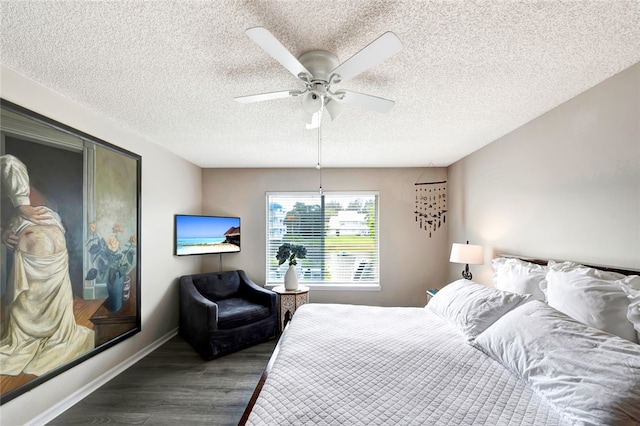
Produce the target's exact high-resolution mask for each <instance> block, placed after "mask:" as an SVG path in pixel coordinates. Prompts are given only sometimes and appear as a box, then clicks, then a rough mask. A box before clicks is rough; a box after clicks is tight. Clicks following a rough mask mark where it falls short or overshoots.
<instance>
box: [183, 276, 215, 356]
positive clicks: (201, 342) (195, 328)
mask: <svg viewBox="0 0 640 426" xmlns="http://www.w3.org/2000/svg"><path fill="white" fill-rule="evenodd" d="M217 329H218V305H217V304H216V303H214V302H212V301H211V300H209V299H207V298H206V297H204V296H203V295H202V294H200V292H199V291H198V289H197V288H196V287H195V285H194V284H193V282H192V280H191V277H190V276H183V277H180V335H181V336H182V337H184V338H185V339H186V340H187V341H189V342H190V343H191V344H192V345H193V346H194V347H195V348H196V349H197V351H198V352H199V353H201V354H202V353H204V354H210V353H211V352H212V349H211V343H210V339H209V335H210V333H211V332H213V331H216V330H217Z"/></svg>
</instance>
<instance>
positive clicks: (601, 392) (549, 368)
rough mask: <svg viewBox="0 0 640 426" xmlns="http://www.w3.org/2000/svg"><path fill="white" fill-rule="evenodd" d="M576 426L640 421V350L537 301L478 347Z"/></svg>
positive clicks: (498, 325) (488, 333)
mask: <svg viewBox="0 0 640 426" xmlns="http://www.w3.org/2000/svg"><path fill="white" fill-rule="evenodd" d="M473 346H475V347H477V348H478V349H480V350H481V351H482V352H484V353H485V354H487V355H488V356H489V357H491V358H493V359H495V360H496V361H498V362H499V363H500V364H502V365H503V366H504V367H505V368H506V369H507V370H509V371H510V372H511V373H512V374H514V375H515V376H516V377H518V378H520V379H522V380H523V381H524V382H525V383H527V384H528V385H529V386H530V387H531V388H532V389H533V390H534V391H535V392H536V393H537V394H538V395H540V396H541V397H542V398H544V399H545V400H546V401H548V402H549V403H550V404H551V405H553V406H554V407H555V408H556V409H557V410H558V411H559V412H560V413H562V414H563V415H564V416H565V417H566V418H568V419H570V420H571V423H572V424H580V425H630V424H637V423H635V422H639V421H640V345H636V344H634V343H631V342H629V341H627V340H625V339H621V338H619V337H617V336H613V335H611V334H608V333H605V332H602V331H600V330H596V329H595V328H592V327H589V326H587V325H584V324H582V323H580V322H578V321H576V320H573V319H571V318H570V317H568V316H567V315H565V314H563V313H562V312H559V311H557V310H555V309H553V308H552V307H550V306H548V305H546V304H544V303H543V302H540V301H538V300H534V301H532V302H531V303H525V304H524V305H522V306H519V307H517V308H515V309H513V310H512V311H511V312H508V313H506V314H505V315H504V316H503V317H502V318H500V319H498V320H497V321H496V322H495V323H494V324H493V325H492V326H491V327H489V328H488V329H486V330H485V331H484V332H483V333H481V334H480V335H479V336H478V337H477V338H476V339H475V341H474V342H473Z"/></svg>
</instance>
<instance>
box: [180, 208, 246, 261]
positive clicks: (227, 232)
mask: <svg viewBox="0 0 640 426" xmlns="http://www.w3.org/2000/svg"><path fill="white" fill-rule="evenodd" d="M175 218H176V219H175V251H174V254H175V255H177V256H189V255H192V254H217V253H237V252H239V251H240V218H239V217H224V216H195V215H182V214H177V215H176V217H175Z"/></svg>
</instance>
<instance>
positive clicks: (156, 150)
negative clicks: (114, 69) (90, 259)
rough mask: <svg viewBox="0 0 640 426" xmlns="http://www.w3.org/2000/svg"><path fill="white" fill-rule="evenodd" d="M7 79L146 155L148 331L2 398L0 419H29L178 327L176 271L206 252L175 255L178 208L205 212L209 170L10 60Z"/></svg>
mask: <svg viewBox="0 0 640 426" xmlns="http://www.w3.org/2000/svg"><path fill="white" fill-rule="evenodd" d="M0 80H1V85H0V95H1V96H2V98H4V99H6V100H8V101H11V102H13V103H15V104H18V105H20V106H23V107H25V108H28V109H31V110H33V111H35V112H37V113H40V114H42V115H45V116H47V117H49V118H52V119H54V120H57V121H59V122H61V123H63V124H66V125H68V126H71V127H73V128H75V129H78V130H80V131H82V132H85V133H88V134H91V135H93V136H95V137H97V138H100V139H103V140H105V141H108V142H110V143H113V144H114V145H118V146H120V147H122V148H125V149H127V150H129V151H132V152H135V153H137V154H140V155H141V156H142V229H141V239H140V248H141V255H142V262H141V272H142V300H141V304H142V331H141V332H140V333H138V334H136V335H135V336H133V337H131V338H129V339H127V340H125V341H124V342H122V343H119V344H117V345H115V346H114V347H112V348H110V349H108V350H106V351H104V352H102V353H100V354H98V355H96V356H94V357H92V358H91V359H89V360H87V361H85V362H83V363H81V364H80V365H78V366H76V367H73V368H72V369H70V370H68V371H67V372H65V373H62V374H60V375H59V376H56V377H55V378H53V379H51V380H49V381H47V382H45V383H43V384H42V385H40V386H37V387H36V388H34V389H33V390H31V391H30V392H27V393H25V394H23V395H21V396H19V397H17V398H16V399H14V400H12V401H9V402H8V403H5V404H3V405H2V407H1V408H0V424H2V425H22V424H26V423H28V422H30V421H31V420H33V419H36V418H38V417H40V416H42V415H43V413H46V412H47V411H48V410H50V409H51V408H52V407H54V406H56V405H58V404H61V403H62V402H63V401H64V400H65V399H66V398H69V397H70V396H72V394H74V393H76V392H78V391H81V390H82V388H83V387H85V386H87V385H89V384H90V383H91V382H92V381H94V380H96V379H97V378H99V377H100V376H101V375H103V374H105V373H107V372H109V371H110V370H112V369H114V368H115V367H117V366H118V365H119V364H120V363H122V362H123V361H125V360H126V359H128V358H130V357H132V356H134V355H135V354H136V353H138V352H140V351H142V350H143V349H145V348H146V347H148V346H149V345H151V344H152V343H154V342H155V341H157V340H158V339H160V338H162V337H164V336H165V335H167V334H169V333H171V332H172V331H174V330H175V329H176V327H177V326H178V291H177V277H178V276H180V275H183V274H191V273H196V272H198V271H199V269H200V259H198V258H197V257H194V258H176V257H174V256H173V246H172V239H173V215H174V214H175V213H177V210H180V212H182V213H200V210H201V207H202V205H201V203H202V199H201V188H202V172H201V169H200V168H199V167H196V166H195V165H193V164H191V163H189V162H187V161H185V160H183V159H181V158H179V157H177V156H175V155H173V154H171V153H169V152H168V151H166V150H165V149H163V148H160V147H159V146H158V145H155V144H153V143H151V142H150V141H148V140H145V139H144V138H142V137H140V136H138V135H135V134H133V133H131V132H129V131H126V130H123V129H122V128H121V127H119V126H117V125H115V124H114V123H112V122H110V121H109V120H108V119H105V118H104V117H100V116H98V115H96V114H94V113H91V112H90V111H88V110H86V109H85V108H83V107H81V106H80V105H78V104H76V103H74V102H72V101H70V100H68V99H65V98H63V97H61V96H59V95H58V94H56V93H55V92H53V91H51V90H49V89H47V88H45V87H43V86H40V85H38V84H36V83H34V82H33V81H31V80H29V79H27V78H24V77H22V76H20V75H18V74H16V73H14V72H13V71H11V70H9V69H7V68H5V67H2V68H1V79H0ZM185 188H186V189H188V190H185Z"/></svg>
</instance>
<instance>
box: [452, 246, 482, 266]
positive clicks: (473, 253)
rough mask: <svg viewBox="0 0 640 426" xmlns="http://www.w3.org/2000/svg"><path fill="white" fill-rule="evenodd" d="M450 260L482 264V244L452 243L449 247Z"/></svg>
mask: <svg viewBox="0 0 640 426" xmlns="http://www.w3.org/2000/svg"><path fill="white" fill-rule="evenodd" d="M449 261H450V262H453V263H466V264H471V265H482V264H483V263H484V254H483V253H482V246H476V245H473V244H459V243H453V246H452V247H451V257H450V258H449Z"/></svg>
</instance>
